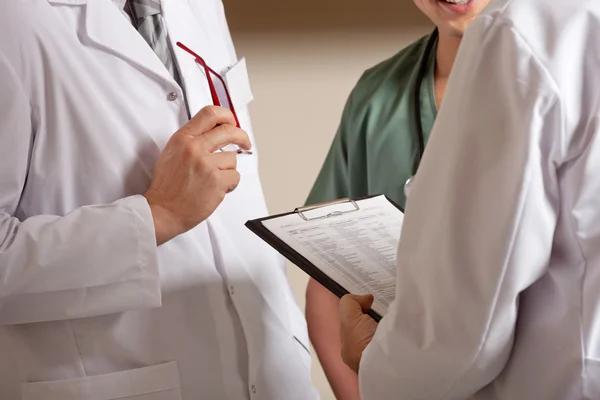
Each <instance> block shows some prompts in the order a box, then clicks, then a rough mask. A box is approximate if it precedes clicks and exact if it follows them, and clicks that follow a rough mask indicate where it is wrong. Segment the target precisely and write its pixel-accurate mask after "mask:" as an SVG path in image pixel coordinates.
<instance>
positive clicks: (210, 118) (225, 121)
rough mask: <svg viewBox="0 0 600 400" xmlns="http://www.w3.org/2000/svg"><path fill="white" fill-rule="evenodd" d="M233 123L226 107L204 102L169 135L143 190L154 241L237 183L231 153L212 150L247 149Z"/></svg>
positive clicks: (191, 223) (212, 205) (192, 221)
mask: <svg viewBox="0 0 600 400" xmlns="http://www.w3.org/2000/svg"><path fill="white" fill-rule="evenodd" d="M235 125H236V121H235V118H234V116H233V113H232V112H231V111H229V110H228V109H226V108H223V107H215V106H209V107H205V108H204V109H202V110H201V111H200V112H199V113H198V114H196V115H195V116H194V117H193V118H192V119H191V120H190V122H188V123H187V124H186V125H185V126H183V127H182V128H181V129H180V130H179V131H177V132H176V133H175V134H173V136H171V138H170V140H169V142H168V143H167V145H166V146H165V148H164V150H163V151H162V153H161V154H160V156H159V157H158V160H157V162H156V166H155V167H154V176H153V178H152V182H151V183H150V187H149V188H148V190H147V191H146V193H144V197H146V199H147V201H148V204H149V205H150V209H151V211H152V217H153V219H154V228H155V233H156V241H157V244H158V245H161V244H163V243H165V242H167V241H169V240H171V239H173V238H174V237H175V236H178V235H180V234H182V233H184V232H187V231H188V230H190V229H192V228H194V227H195V226H196V225H198V224H199V223H201V222H202V221H204V220H206V219H207V218H208V217H209V216H210V215H211V214H212V213H213V212H214V211H215V209H216V208H217V207H218V206H219V204H221V202H222V201H223V199H224V198H225V195H226V194H227V193H229V192H232V191H233V190H235V189H236V187H237V186H238V184H239V181H240V174H239V173H238V171H237V170H236V168H237V155H236V153H235V152H218V151H217V150H218V149H221V148H223V147H225V146H227V145H230V144H233V145H236V146H238V147H239V148H240V149H242V150H244V151H248V150H250V147H251V143H250V138H249V137H248V135H247V134H246V132H244V131H243V130H241V129H240V128H237V127H236V126H235Z"/></svg>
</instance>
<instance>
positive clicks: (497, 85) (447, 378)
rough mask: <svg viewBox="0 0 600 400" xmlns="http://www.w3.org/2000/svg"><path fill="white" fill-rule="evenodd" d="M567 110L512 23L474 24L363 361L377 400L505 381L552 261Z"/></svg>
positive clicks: (447, 395)
mask: <svg viewBox="0 0 600 400" xmlns="http://www.w3.org/2000/svg"><path fill="white" fill-rule="evenodd" d="M496 18H501V17H496ZM560 107H561V102H560V93H559V91H558V89H557V87H556V85H555V83H554V80H553V79H552V77H551V76H550V74H549V73H548V71H547V69H546V68H545V67H544V66H543V64H542V63H541V62H540V61H539V60H538V59H537V58H536V56H535V54H533V53H532V52H531V50H530V48H529V47H528V45H527V43H525V42H524V40H523V39H522V38H521V37H520V36H519V34H518V32H515V31H514V28H513V27H512V26H511V24H510V23H509V22H507V21H503V20H502V19H493V18H492V17H487V16H486V17H483V18H482V19H479V20H476V21H475V22H474V23H473V24H472V25H471V27H470V28H469V30H468V32H467V34H466V36H465V37H464V39H463V43H462V44H461V49H460V51H459V55H458V58H457V62H456V64H455V67H454V71H453V72H452V75H451V78H450V81H449V82H448V89H447V93H446V97H445V98H444V102H443V105H442V107H441V109H440V113H439V116H438V119H437V121H436V123H435V127H434V131H433V133H432V137H431V140H430V143H429V145H428V148H427V150H426V154H425V157H424V159H423V161H422V164H421V166H420V169H419V171H418V174H417V178H416V181H415V186H414V188H413V191H412V193H411V197H410V198H409V201H408V204H407V210H406V216H405V217H406V218H405V222H404V225H403V229H402V235H401V243H400V247H399V252H398V270H397V293H396V300H395V302H394V303H393V304H392V306H391V307H390V310H389V312H388V314H387V315H386V316H385V317H384V318H383V320H382V322H381V324H380V326H379V327H378V329H377V332H376V334H375V337H374V339H373V341H372V342H371V343H370V344H369V346H368V347H367V349H366V350H365V352H364V354H363V358H362V361H361V366H360V373H359V379H360V390H361V394H362V399H363V400H387V399H427V400H437V399H456V400H465V399H467V398H468V397H470V396H472V395H473V394H475V393H476V392H478V391H479V390H480V389H481V388H483V387H485V386H487V384H488V383H490V382H491V381H492V380H494V379H495V378H496V377H497V376H498V375H499V373H500V372H501V371H502V370H503V368H504V367H505V365H506V363H507V360H508V358H509V354H510V352H511V348H512V344H513V337H514V333H515V324H516V320H517V315H518V301H519V294H520V293H522V292H523V291H525V290H526V289H527V288H528V287H529V286H531V285H532V284H534V283H535V282H536V280H538V279H539V278H540V277H541V275H542V274H544V272H545V271H546V268H547V263H548V261H549V258H550V253H551V247H552V241H553V234H554V229H555V226H556V223H557V214H558V211H557V209H558V197H559V194H558V187H557V178H556V169H557V165H559V163H560V160H561V157H563V156H562V154H563V153H564V151H563V149H562V135H563V131H562V122H561V119H562V116H561V115H562V111H561V108H560Z"/></svg>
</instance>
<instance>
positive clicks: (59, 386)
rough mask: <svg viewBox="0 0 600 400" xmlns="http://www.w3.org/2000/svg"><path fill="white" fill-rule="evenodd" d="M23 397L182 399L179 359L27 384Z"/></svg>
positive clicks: (43, 399)
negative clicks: (134, 367)
mask: <svg viewBox="0 0 600 400" xmlns="http://www.w3.org/2000/svg"><path fill="white" fill-rule="evenodd" d="M21 398H22V399H23V400H117V399H119V400H126V399H135V400H181V399H182V397H181V389H180V383H179V372H178V369H177V363H176V362H169V363H165V364H159V365H154V366H151V367H145V368H139V369H133V370H129V371H122V372H115V373H111V374H106V375H97V376H88V377H85V378H76V379H68V380H63V381H49V382H36V383H25V384H23V386H22V397H21Z"/></svg>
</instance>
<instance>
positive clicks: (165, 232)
mask: <svg viewBox="0 0 600 400" xmlns="http://www.w3.org/2000/svg"><path fill="white" fill-rule="evenodd" d="M145 197H146V196H145ZM146 200H147V201H148V205H149V206H150V212H151V213H152V220H153V222H154V234H155V236H156V245H157V246H160V245H162V244H164V243H166V242H168V241H169V240H171V239H173V238H174V237H176V236H177V235H179V234H181V230H180V229H178V228H177V224H176V223H175V219H174V218H173V214H172V213H171V212H170V211H169V210H168V209H167V208H165V207H163V206H162V205H160V204H158V203H156V202H154V201H152V200H151V199H149V198H148V197H146Z"/></svg>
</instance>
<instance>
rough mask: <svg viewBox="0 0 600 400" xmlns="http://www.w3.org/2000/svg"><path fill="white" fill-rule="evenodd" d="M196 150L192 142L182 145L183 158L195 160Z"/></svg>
mask: <svg viewBox="0 0 600 400" xmlns="http://www.w3.org/2000/svg"><path fill="white" fill-rule="evenodd" d="M197 152H198V150H197V148H196V146H195V143H194V142H193V141H189V142H187V143H185V144H184V145H183V156H184V157H185V158H187V159H193V158H196V154H197Z"/></svg>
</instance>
